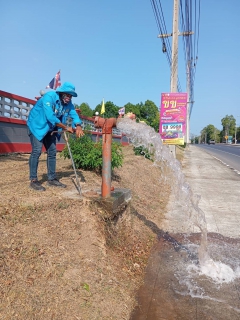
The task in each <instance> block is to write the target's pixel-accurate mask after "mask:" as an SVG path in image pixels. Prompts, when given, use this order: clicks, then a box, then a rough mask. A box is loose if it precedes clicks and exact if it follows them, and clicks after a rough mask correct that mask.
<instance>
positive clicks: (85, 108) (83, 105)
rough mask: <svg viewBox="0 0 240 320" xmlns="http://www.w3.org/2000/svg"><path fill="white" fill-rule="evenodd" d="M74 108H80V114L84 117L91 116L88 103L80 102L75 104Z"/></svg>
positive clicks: (91, 111)
mask: <svg viewBox="0 0 240 320" xmlns="http://www.w3.org/2000/svg"><path fill="white" fill-rule="evenodd" d="M75 108H76V109H80V110H81V115H83V116H86V117H92V116H93V110H92V109H91V108H90V107H89V104H87V103H85V102H83V103H81V104H80V106H78V105H75Z"/></svg>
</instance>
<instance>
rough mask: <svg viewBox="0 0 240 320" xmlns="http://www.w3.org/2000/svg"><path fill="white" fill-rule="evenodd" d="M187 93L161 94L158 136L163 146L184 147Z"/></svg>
mask: <svg viewBox="0 0 240 320" xmlns="http://www.w3.org/2000/svg"><path fill="white" fill-rule="evenodd" d="M186 116H187V93H162V95H161V109H160V124H159V134H160V136H161V138H162V140H163V143H164V144H178V145H184V136H185V133H186Z"/></svg>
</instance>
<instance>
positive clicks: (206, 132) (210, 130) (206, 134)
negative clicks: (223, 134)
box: [200, 124, 220, 143]
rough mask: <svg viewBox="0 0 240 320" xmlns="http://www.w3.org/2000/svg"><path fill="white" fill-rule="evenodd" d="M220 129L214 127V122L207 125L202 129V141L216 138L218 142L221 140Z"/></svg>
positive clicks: (206, 141)
mask: <svg viewBox="0 0 240 320" xmlns="http://www.w3.org/2000/svg"><path fill="white" fill-rule="evenodd" d="M219 134H220V131H219V130H218V129H217V128H215V127H214V125H213V124H209V125H207V126H206V127H205V128H203V129H202V130H201V137H200V140H201V142H205V143H208V141H209V140H215V141H216V142H220V137H219Z"/></svg>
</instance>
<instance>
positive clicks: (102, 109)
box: [101, 99, 105, 114]
mask: <svg viewBox="0 0 240 320" xmlns="http://www.w3.org/2000/svg"><path fill="white" fill-rule="evenodd" d="M103 113H105V104H104V99H103V101H102V108H101V114H103Z"/></svg>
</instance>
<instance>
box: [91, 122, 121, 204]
mask: <svg viewBox="0 0 240 320" xmlns="http://www.w3.org/2000/svg"><path fill="white" fill-rule="evenodd" d="M116 123H117V119H115V118H109V119H104V118H101V117H99V116H96V117H95V119H94V126H95V128H102V153H103V166H102V197H104V198H107V197H110V195H111V169H112V167H111V162H112V128H113V127H116Z"/></svg>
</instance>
